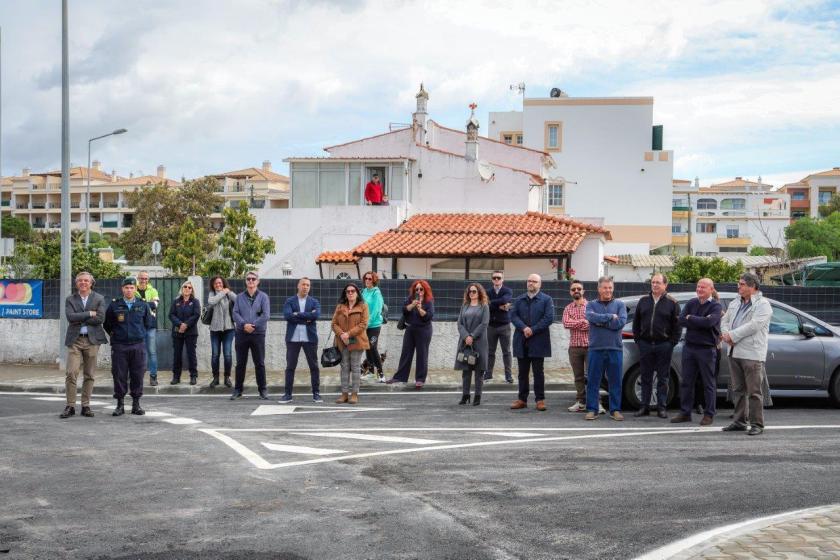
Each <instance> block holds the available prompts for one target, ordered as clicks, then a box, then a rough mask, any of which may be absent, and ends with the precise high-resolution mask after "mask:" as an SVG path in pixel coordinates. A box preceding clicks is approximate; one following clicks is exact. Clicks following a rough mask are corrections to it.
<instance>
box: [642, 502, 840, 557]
mask: <svg viewBox="0 0 840 560" xmlns="http://www.w3.org/2000/svg"><path fill="white" fill-rule="evenodd" d="M836 507H837V504H832V505H828V506H820V507H815V508H808V509H798V510H795V511H788V512H785V513H778V514H776V515H769V516H767V517H759V518H756V519H750V520H747V521H741V522H739V523H733V524H731V525H724V526H723V527H717V528H715V529H711V530H709V531H703V532H702V533H697V534H696V535H692V536H690V537H687V538H685V539H681V540H678V541H676V542H673V543H671V544H669V545H666V546H663V547H661V548H657V549H656V550H653V551H651V552H648V553H646V554H642V555H641V556H637V557H636V560H667V559H669V558H687V557H689V556H693V555H694V552H699V551H700V550H697V551H692V553H691V554H686V551H687V550H688V549H690V548H693V547H695V546H697V547H698V549H705V548H707V547H709V546H714V545H715V543H716V542H717V541H718V537H721V536H724V535H725V537H726V538H732V537H735V536H737V535H739V534H744V533H747V532H749V531H752V530H757V529H761V528H763V527H766V526H768V525H771V524H773V523H775V522H777V521H783V520H785V519H788V518H790V519H793V518H798V517H802V516H805V515H814V514H820V513H822V512H823V511H831V510H833V509H835V508H836ZM700 545H702V546H700Z"/></svg>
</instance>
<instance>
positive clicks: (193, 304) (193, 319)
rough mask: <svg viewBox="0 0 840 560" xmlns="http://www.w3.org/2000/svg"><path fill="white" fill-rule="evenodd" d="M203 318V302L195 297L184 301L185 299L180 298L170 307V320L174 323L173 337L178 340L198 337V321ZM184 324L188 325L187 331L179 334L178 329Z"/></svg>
mask: <svg viewBox="0 0 840 560" xmlns="http://www.w3.org/2000/svg"><path fill="white" fill-rule="evenodd" d="M200 318H201V302H200V301H198V300H197V299H196V298H194V297H193V296H190V299H188V300H187V301H184V298H182V297H181V296H178V297H177V299H175V301H173V302H172V305H171V306H169V320H170V321H172V336H174V337H178V338H186V337H189V336H198V320H199V319H200ZM182 324H185V325H187V330H186V331H184V332H183V333H180V332H178V327H180V326H181V325H182Z"/></svg>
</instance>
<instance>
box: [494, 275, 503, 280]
mask: <svg viewBox="0 0 840 560" xmlns="http://www.w3.org/2000/svg"><path fill="white" fill-rule="evenodd" d="M501 279H502V277H501V276H494V277H493V280H501Z"/></svg>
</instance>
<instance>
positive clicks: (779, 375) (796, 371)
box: [765, 305, 825, 389]
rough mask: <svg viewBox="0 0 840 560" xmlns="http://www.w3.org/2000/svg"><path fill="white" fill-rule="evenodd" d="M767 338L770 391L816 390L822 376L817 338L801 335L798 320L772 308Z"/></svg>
mask: <svg viewBox="0 0 840 560" xmlns="http://www.w3.org/2000/svg"><path fill="white" fill-rule="evenodd" d="M772 307H773V316H772V318H771V319H770V332H769V334H768V335H767V361H766V364H765V365H766V368H767V379H768V381H769V382H770V387H771V388H772V389H818V388H820V387H821V386H822V380H823V376H824V375H825V351H824V349H823V343H822V341H821V340H820V338H819V337H817V336H812V337H807V336H805V335H804V334H802V328H801V325H802V318H801V317H800V316H799V315H797V314H796V313H794V312H792V311H789V310H787V309H784V308H782V307H779V306H776V305H773V306H772Z"/></svg>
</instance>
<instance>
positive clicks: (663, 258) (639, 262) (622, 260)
mask: <svg viewBox="0 0 840 560" xmlns="http://www.w3.org/2000/svg"><path fill="white" fill-rule="evenodd" d="M616 258H617V259H618V262H617V263H616V264H618V265H621V266H633V267H641V268H646V267H651V268H673V267H674V258H673V257H671V255H618V256H617V257H616Z"/></svg>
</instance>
